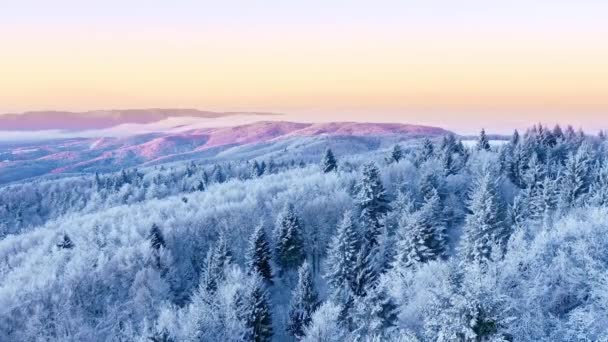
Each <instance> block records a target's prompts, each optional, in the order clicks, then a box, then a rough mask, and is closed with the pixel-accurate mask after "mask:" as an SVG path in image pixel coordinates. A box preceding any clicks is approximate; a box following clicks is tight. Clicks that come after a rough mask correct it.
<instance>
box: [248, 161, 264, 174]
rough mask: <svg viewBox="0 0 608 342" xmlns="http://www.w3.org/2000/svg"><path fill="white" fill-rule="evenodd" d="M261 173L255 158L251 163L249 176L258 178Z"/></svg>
mask: <svg viewBox="0 0 608 342" xmlns="http://www.w3.org/2000/svg"><path fill="white" fill-rule="evenodd" d="M261 175H262V172H261V168H260V164H258V161H257V160H254V161H253V164H251V178H258V177H260V176H261Z"/></svg>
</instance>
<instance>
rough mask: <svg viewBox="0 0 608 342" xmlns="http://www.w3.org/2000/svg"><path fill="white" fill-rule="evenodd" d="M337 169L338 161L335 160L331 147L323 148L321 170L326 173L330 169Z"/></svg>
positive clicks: (330, 170)
mask: <svg viewBox="0 0 608 342" xmlns="http://www.w3.org/2000/svg"><path fill="white" fill-rule="evenodd" d="M337 169H338V162H337V161H336V157H335V156H334V153H333V152H332V151H331V149H329V148H328V149H327V150H325V155H323V160H322V161H321V170H322V171H323V173H328V172H332V171H336V170H337Z"/></svg>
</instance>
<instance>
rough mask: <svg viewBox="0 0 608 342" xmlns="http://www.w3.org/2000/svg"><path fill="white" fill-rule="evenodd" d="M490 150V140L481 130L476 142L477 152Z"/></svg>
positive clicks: (483, 130)
mask: <svg viewBox="0 0 608 342" xmlns="http://www.w3.org/2000/svg"><path fill="white" fill-rule="evenodd" d="M490 148H491V147H490V140H489V139H488V137H487V136H486V131H485V129H483V128H482V129H481V132H480V133H479V139H478V140H477V150H479V151H481V150H485V151H489V150H490Z"/></svg>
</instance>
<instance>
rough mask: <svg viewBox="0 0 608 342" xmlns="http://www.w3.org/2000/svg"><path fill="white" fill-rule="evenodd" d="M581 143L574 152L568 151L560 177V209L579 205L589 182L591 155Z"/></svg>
mask: <svg viewBox="0 0 608 342" xmlns="http://www.w3.org/2000/svg"><path fill="white" fill-rule="evenodd" d="M589 149H590V148H589V145H588V144H586V143H583V144H581V145H580V147H579V148H578V150H577V152H576V153H570V155H569V156H568V159H567V160H566V165H565V166H564V168H563V173H562V174H561V177H560V182H559V183H560V202H561V203H560V207H561V208H562V210H565V208H570V207H572V206H577V205H580V204H581V203H582V202H583V200H584V198H583V197H584V195H585V194H587V192H588V191H589V186H590V184H591V167H590V166H591V164H590V162H591V155H590V151H589Z"/></svg>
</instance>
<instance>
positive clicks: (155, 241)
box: [148, 223, 165, 250]
mask: <svg viewBox="0 0 608 342" xmlns="http://www.w3.org/2000/svg"><path fill="white" fill-rule="evenodd" d="M148 240H150V246H151V247H152V248H153V249H155V250H159V249H160V248H161V247H165V237H164V236H163V232H162V231H161V230H160V227H159V226H158V225H157V224H156V223H155V224H153V225H152V228H151V229H150V234H149V235H148Z"/></svg>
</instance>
